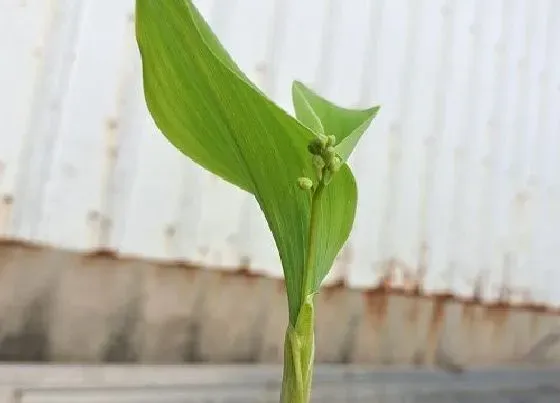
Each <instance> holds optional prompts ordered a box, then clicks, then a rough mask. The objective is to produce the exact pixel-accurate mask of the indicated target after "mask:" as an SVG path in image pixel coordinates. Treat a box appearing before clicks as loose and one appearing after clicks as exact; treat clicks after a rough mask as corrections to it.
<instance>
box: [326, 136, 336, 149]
mask: <svg viewBox="0 0 560 403" xmlns="http://www.w3.org/2000/svg"><path fill="white" fill-rule="evenodd" d="M335 144H336V137H335V136H334V135H332V134H331V135H330V136H328V137H327V146H334V145H335Z"/></svg>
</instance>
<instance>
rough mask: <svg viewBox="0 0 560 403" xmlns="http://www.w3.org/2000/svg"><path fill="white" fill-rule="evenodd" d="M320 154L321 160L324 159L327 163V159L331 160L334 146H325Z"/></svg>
mask: <svg viewBox="0 0 560 403" xmlns="http://www.w3.org/2000/svg"><path fill="white" fill-rule="evenodd" d="M322 156H323V160H325V161H326V162H327V164H328V163H329V161H331V160H332V159H333V157H334V148H333V147H330V146H329V147H327V148H326V149H325V151H324V152H323V154H322Z"/></svg>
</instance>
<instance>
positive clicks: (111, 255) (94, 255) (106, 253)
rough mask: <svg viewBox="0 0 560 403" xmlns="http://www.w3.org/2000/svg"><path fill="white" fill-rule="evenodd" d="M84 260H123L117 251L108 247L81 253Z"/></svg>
mask: <svg viewBox="0 0 560 403" xmlns="http://www.w3.org/2000/svg"><path fill="white" fill-rule="evenodd" d="M82 257H83V259H84V260H91V259H103V260H125V259H124V258H123V257H122V256H120V255H119V253H118V252H117V251H116V250H114V249H110V248H99V249H95V250H92V251H88V252H85V253H83V255H82Z"/></svg>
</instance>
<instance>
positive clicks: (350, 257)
mask: <svg viewBox="0 0 560 403" xmlns="http://www.w3.org/2000/svg"><path fill="white" fill-rule="evenodd" d="M196 4H197V5H198V6H199V7H200V9H201V11H202V13H203V14H204V15H205V16H206V17H207V18H208V19H209V22H210V24H211V25H212V27H213V28H214V29H215V31H216V33H217V34H218V36H219V37H220V38H221V39H222V40H223V42H224V44H225V46H226V47H227V48H228V49H229V50H230V52H231V53H232V54H233V56H234V58H235V59H236V60H237V61H238V63H239V64H240V66H241V67H242V68H243V69H244V70H245V71H246V72H247V73H248V75H249V77H250V78H252V79H253V80H255V82H256V83H257V84H258V85H259V86H260V87H262V88H263V89H264V90H265V91H266V92H267V93H268V94H269V95H270V96H271V97H272V98H273V99H274V100H275V101H277V102H278V103H279V104H280V105H281V106H282V107H284V108H286V109H288V110H289V111H292V109H291V99H290V85H291V81H292V80H293V79H300V80H303V81H305V82H306V83H308V84H311V85H312V86H313V87H314V88H315V89H317V90H318V91H319V92H320V93H322V94H323V95H325V96H327V97H329V98H331V99H333V100H335V101H336V102H338V103H339V104H341V105H344V106H348V107H359V106H371V105H373V104H381V105H382V109H381V112H380V114H379V117H378V119H377V120H376V121H375V122H374V125H373V127H372V129H371V130H370V132H369V133H368V134H367V135H366V136H365V138H364V139H363V141H362V143H361V145H360V147H359V149H358V150H357V151H356V153H355V155H354V156H353V158H352V160H351V165H352V167H353V168H354V171H355V174H356V176H357V179H358V184H359V206H358V215H357V218H356V222H355V227H354V231H353V234H352V236H351V239H350V241H349V242H348V244H347V246H346V248H345V249H344V250H343V251H342V253H341V255H340V258H339V259H338V261H337V264H336V267H335V268H334V271H333V275H332V276H331V277H332V278H340V277H345V278H346V280H347V281H348V283H349V284H350V285H351V286H355V287H366V286H372V285H375V284H377V283H378V282H379V280H380V278H381V277H383V276H385V275H386V273H387V272H389V271H390V272H392V273H393V275H394V276H393V277H394V282H395V283H396V284H400V285H410V284H411V282H413V281H414V280H415V279H417V278H420V279H421V280H422V283H423V286H424V287H425V289H426V290H429V291H452V292H454V293H456V294H460V295H472V294H473V293H474V294H477V295H478V294H480V295H482V296H483V297H485V298H498V297H502V298H507V299H509V300H512V301H535V302H548V303H558V302H560V270H559V268H558V267H557V264H558V262H559V261H560V236H558V234H557V229H558V228H560V174H559V169H560V155H559V154H560V143H559V140H560V116H559V115H558V113H557V111H558V110H559V107H560V1H557V0H501V1H500V0H448V1H446V0H306V1H299V0H198V1H196ZM133 8H134V2H133V0H50V1H48V0H33V1H29V0H28V1H24V0H0V234H2V235H3V236H4V237H18V238H24V239H29V240H33V241H40V242H46V243H49V244H52V245H55V246H57V247H63V248H72V249H79V250H91V249H97V248H99V247H108V248H114V249H117V250H118V251H119V252H120V253H122V254H127V255H136V256H142V257H150V258H162V259H173V260H176V259H185V260H190V261H195V262H199V263H202V264H204V265H208V266H224V267H231V268H235V267H237V266H238V265H239V264H246V263H250V266H251V268H252V269H253V270H255V271H262V272H266V273H269V274H272V275H281V268H280V265H279V260H278V258H277V255H276V251H275V249H274V245H273V243H272V237H271V236H270V235H269V234H268V231H267V228H266V224H265V222H264V219H263V217H262V215H261V214H260V212H259V210H258V207H257V205H256V203H255V202H254V201H253V200H252V199H251V198H250V196H249V195H247V194H244V193H242V192H241V191H239V190H237V189H235V188H233V187H232V186H230V185H228V184H225V183H223V182H222V181H221V180H219V179H217V178H215V177H213V176H211V175H210V174H208V173H206V172H204V171H202V170H201V169H200V168H199V167H198V166H195V165H194V164H193V163H191V162H190V161H189V160H187V159H186V158H184V157H182V156H181V155H180V154H179V153H178V152H177V151H176V150H175V149H173V148H172V147H171V146H170V145H169V144H168V143H167V141H166V140H165V139H164V137H163V136H161V135H160V134H158V133H157V130H156V129H155V127H154V124H153V122H152V120H151V118H150V117H149V115H148V113H147V110H146V107H145V105H144V100H143V94H142V88H141V76H140V61H139V56H138V52H137V48H136V43H135V40H134V31H133V30H134V21H133V15H132V12H133Z"/></svg>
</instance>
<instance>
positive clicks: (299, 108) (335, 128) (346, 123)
mask: <svg viewBox="0 0 560 403" xmlns="http://www.w3.org/2000/svg"><path fill="white" fill-rule="evenodd" d="M292 100H293V104H294V109H295V112H296V116H297V118H298V119H299V120H300V121H301V122H302V123H303V124H304V125H306V126H307V127H309V128H310V129H311V130H314V131H315V132H316V133H318V134H325V135H334V136H336V141H337V144H336V146H335V150H336V153H337V154H338V155H339V156H340V158H342V160H343V161H347V160H348V158H349V157H350V154H352V151H353V150H354V148H355V147H356V145H357V144H358V141H359V140H360V137H362V135H363V134H364V133H365V131H366V130H367V128H368V127H369V125H370V124H371V122H372V121H373V119H374V118H375V116H376V115H377V112H378V111H379V106H374V107H372V108H368V109H361V110H358V109H346V108H342V107H340V106H337V105H335V104H333V103H332V102H330V101H328V100H326V99H325V98H323V97H321V96H320V95H318V94H317V93H316V92H314V91H313V90H311V89H309V88H307V87H306V86H305V85H304V84H303V83H302V82H300V81H294V83H293V84H292Z"/></svg>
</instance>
